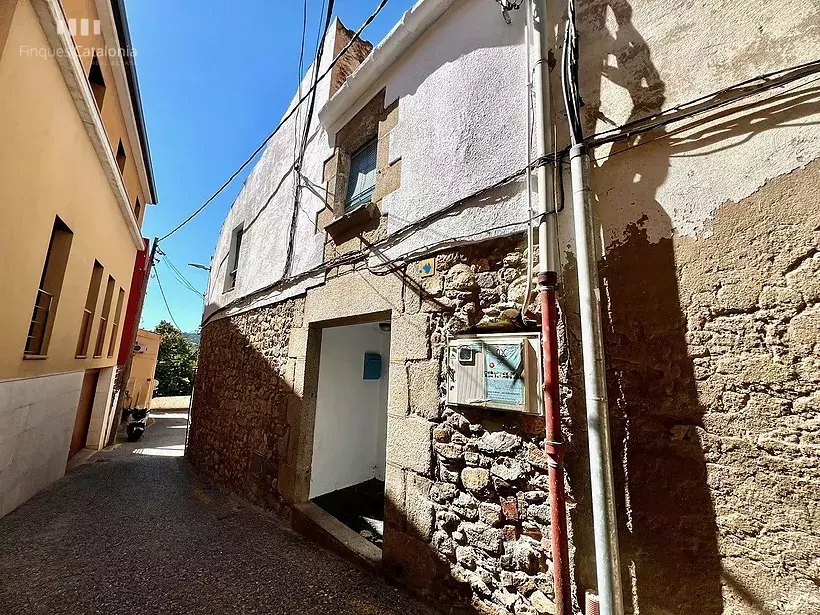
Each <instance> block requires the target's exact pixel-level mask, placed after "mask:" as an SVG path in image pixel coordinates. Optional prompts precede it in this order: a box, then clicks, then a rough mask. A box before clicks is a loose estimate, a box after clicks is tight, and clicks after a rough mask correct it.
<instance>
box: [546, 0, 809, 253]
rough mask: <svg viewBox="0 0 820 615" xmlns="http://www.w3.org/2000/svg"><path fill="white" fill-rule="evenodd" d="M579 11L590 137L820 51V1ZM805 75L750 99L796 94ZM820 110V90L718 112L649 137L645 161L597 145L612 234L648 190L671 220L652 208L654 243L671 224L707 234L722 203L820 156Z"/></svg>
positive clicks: (615, 4)
mask: <svg viewBox="0 0 820 615" xmlns="http://www.w3.org/2000/svg"><path fill="white" fill-rule="evenodd" d="M579 10H580V14H579V19H580V20H581V25H580V35H581V69H580V72H581V80H582V96H583V100H584V103H585V109H584V118H585V130H586V134H587V135H589V134H592V133H593V132H598V131H602V130H608V129H610V128H612V127H613V126H616V125H622V124H624V123H625V122H627V121H630V120H635V119H639V118H641V117H644V116H646V115H648V114H650V113H654V112H657V111H661V110H665V109H669V108H671V107H673V106H675V105H679V104H681V103H685V102H688V101H691V100H693V99H695V98H697V97H699V96H703V95H706V94H710V93H712V92H717V91H719V90H721V89H723V88H725V87H727V86H730V85H732V84H734V83H738V82H741V81H744V80H747V79H751V78H753V77H756V76H758V75H760V74H763V73H767V72H770V71H775V70H780V69H784V68H789V67H791V66H796V65H799V64H802V63H804V62H809V61H813V60H816V59H817V57H818V56H820V5H818V4H817V2H814V1H813V0H790V1H787V2H753V3H738V2H732V1H730V0H723V1H720V2H709V3H695V2H690V1H682V0H661V1H658V0H653V1H652V2H646V1H643V2H638V1H633V2H627V1H626V0H591V1H589V2H584V3H582V4H581V5H580V8H579ZM806 82H807V80H803V82H798V83H797V84H799V83H806ZM797 84H792V85H790V86H788V87H785V88H780V89H776V90H773V91H772V92H769V93H766V94H764V95H762V96H761V97H758V98H756V99H755V98H752V99H748V100H747V101H745V103H748V102H750V101H756V102H760V101H766V100H771V99H772V96H773V94H781V95H782V94H783V93H785V92H788V91H789V90H790V89H791V90H792V92H794V91H795V90H794V87H795V85H797ZM745 103H744V104H745ZM764 109H765V111H764ZM818 114H820V97H818V96H817V93H816V90H815V92H814V94H813V95H806V96H795V95H794V94H792V95H791V96H789V97H781V98H779V99H778V100H775V101H773V102H772V103H770V104H768V105H765V106H764V107H762V108H761V107H757V108H751V109H748V110H746V111H745V112H741V113H735V114H731V115H729V114H727V115H724V116H721V115H720V114H717V117H718V118H719V119H717V120H714V121H709V122H708V123H701V124H699V125H697V126H696V127H695V128H693V129H692V130H689V131H686V132H682V133H678V134H674V135H672V136H669V137H666V138H663V139H660V140H659V141H658V142H656V143H655V144H653V145H647V146H642V147H641V149H640V150H638V151H639V152H640V154H637V152H636V155H638V156H639V157H640V159H641V163H640V164H635V162H634V158H633V159H632V160H624V158H630V157H631V156H630V155H629V154H622V153H620V151H621V150H622V149H623V147H624V146H623V144H621V145H615V146H605V147H602V148H599V149H598V150H596V151H595V157H596V158H597V161H598V166H599V170H596V172H595V173H594V177H593V181H594V184H595V190H596V192H598V194H605V195H606V199H607V202H608V203H610V202H611V203H612V206H611V207H606V208H599V212H600V215H601V218H602V222H603V224H604V228H605V241H606V243H607V244H609V243H611V242H613V241H617V240H618V239H619V238H621V237H622V236H623V233H624V231H625V229H626V226H627V225H628V224H630V223H632V222H635V221H637V220H638V218H640V213H637V215H636V211H635V210H634V209H632V205H633V204H635V203H640V202H641V201H649V200H650V199H654V200H655V201H656V202H657V204H658V205H657V207H659V208H660V209H662V210H663V212H664V213H665V215H666V217H667V218H668V222H665V223H663V224H662V223H660V222H658V221H656V220H655V219H654V217H653V216H651V215H650V216H649V220H647V222H646V227H647V233H648V238H649V239H650V241H657V240H659V239H660V238H661V237H671V235H672V232H673V230H674V231H675V232H677V233H678V234H683V235H696V234H698V233H702V232H708V228H709V224H708V223H709V220H711V219H712V218H713V217H714V215H715V213H716V211H717V209H718V208H719V207H720V206H721V205H722V204H723V203H725V202H727V201H732V202H736V201H739V200H741V199H743V198H746V197H748V196H749V195H751V194H752V193H754V192H755V191H757V190H758V189H759V188H760V187H762V186H763V184H764V183H765V182H766V181H767V180H768V179H771V178H773V177H777V176H778V175H782V174H784V173H788V172H790V171H792V170H794V169H796V168H799V167H802V166H804V165H805V164H807V163H808V162H810V161H811V160H812V159H813V158H815V157H816V156H817V155H818V151H820V122H818V121H817V116H818ZM562 115H563V114H562ZM715 116H716V114H715V113H714V112H713V113H710V114H707V117H715ZM679 126H680V125H679V124H678V125H673V126H672V127H670V129H669V130H670V131H672V130H677V128H679ZM662 134H663V133H662V132H654V133H652V134H650V135H647V136H646V137H644V138H642V139H638V138H636V139H633V140H631V141H629V144H630V145H637V143H646V142H647V141H649V140H651V139H656V138H657V137H659V136H661V135H662ZM610 156H611V157H610Z"/></svg>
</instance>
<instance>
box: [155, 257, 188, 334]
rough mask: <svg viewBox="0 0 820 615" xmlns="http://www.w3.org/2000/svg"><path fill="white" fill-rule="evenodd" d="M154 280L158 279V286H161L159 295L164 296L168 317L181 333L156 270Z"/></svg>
mask: <svg viewBox="0 0 820 615" xmlns="http://www.w3.org/2000/svg"><path fill="white" fill-rule="evenodd" d="M154 279H156V281H157V286H159V294H161V295H162V300H163V301H164V302H165V309H166V310H168V316H170V317H171V322H172V323H174V326H175V327H176V328H177V329H179V330H180V331H182V327H180V326H179V325H178V324H177V321H176V319H175V318H174V315H173V314H172V313H171V306H170V305H168V299H167V297H166V296H165V291H164V290H162V282H160V280H159V271H157V270H156V269H154Z"/></svg>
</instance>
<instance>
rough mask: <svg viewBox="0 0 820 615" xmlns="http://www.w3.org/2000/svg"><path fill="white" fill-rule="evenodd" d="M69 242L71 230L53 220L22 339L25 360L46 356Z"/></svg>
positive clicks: (71, 237) (66, 260) (57, 220)
mask: <svg viewBox="0 0 820 615" xmlns="http://www.w3.org/2000/svg"><path fill="white" fill-rule="evenodd" d="M73 239H74V234H73V233H72V232H71V229H70V228H68V227H67V226H66V225H65V223H64V222H63V221H62V220H60V218H56V219H55V220H54V226H53V228H52V230H51V240H50V241H49V242H48V251H47V252H46V261H45V264H44V265H43V274H42V276H41V277H40V286H39V288H38V289H37V297H36V298H35V300H34V311H33V313H32V316H31V322H30V323H29V328H28V336H27V337H26V348H25V351H24V354H25V355H26V356H29V357H32V356H33V357H39V356H45V354H46V353H47V352H48V341H49V338H50V337H51V329H52V327H53V326H54V316H55V314H56V312H57V302H58V301H59V300H60V291H61V290H62V288H63V279H64V278H65V270H66V267H67V266H68V254H69V251H70V250H71V242H72V240H73Z"/></svg>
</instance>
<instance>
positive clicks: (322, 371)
mask: <svg viewBox="0 0 820 615" xmlns="http://www.w3.org/2000/svg"><path fill="white" fill-rule="evenodd" d="M385 337H387V338H389V335H385V334H382V332H381V331H380V329H379V326H378V324H366V325H351V326H346V327H332V328H327V329H324V330H323V331H322V350H321V353H320V358H319V389H318V392H317V396H316V426H315V431H314V435H313V463H312V470H311V478H310V497H311V498H314V497H316V496H319V495H322V494H325V493H330V492H332V491H336V490H337V489H342V488H344V487H349V486H351V485H356V484H358V483H361V482H364V481H366V480H369V479H371V478H374V477H378V476H379V475H381V476H380V477H381V478H383V476H384V463H385V443H386V437H385V433H386V422H387V395H386V392H387V386H386V380H387V379H386V378H385V377H384V373H385V372H386V371H387V369H388V365H389V355H387V356H384V355H383V356H382V370H383V371H382V378H381V379H380V380H364V379H363V378H362V376H363V370H364V354H365V352H376V353H379V352H384V348H385V341H384V338H385ZM387 344H388V346H387V348H388V349H389V339H388V342H387Z"/></svg>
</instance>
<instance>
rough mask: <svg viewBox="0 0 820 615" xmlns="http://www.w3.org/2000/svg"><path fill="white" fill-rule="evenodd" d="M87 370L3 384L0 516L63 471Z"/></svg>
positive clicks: (0, 385) (0, 387) (0, 394)
mask: <svg viewBox="0 0 820 615" xmlns="http://www.w3.org/2000/svg"><path fill="white" fill-rule="evenodd" d="M112 369H113V368H112ZM83 373H84V372H82V371H79V372H72V373H67V374H56V375H50V376H43V377H40V378H25V379H20V380H6V381H4V382H0V517H2V516H4V515H6V514H7V513H9V512H11V511H12V510H14V509H15V508H17V507H18V506H19V505H20V504H22V503H23V502H25V501H26V500H28V499H29V498H30V497H31V496H33V495H34V494H35V493H37V492H38V491H40V490H42V489H44V488H45V487H47V486H48V485H50V484H51V483H53V482H54V481H56V480H58V479H59V478H61V477H62V476H63V474H65V468H66V462H67V461H68V449H69V446H70V444H71V436H72V433H73V431H74V421H75V419H76V417H77V404H78V403H79V399H80V390H81V389H82V384H83Z"/></svg>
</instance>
